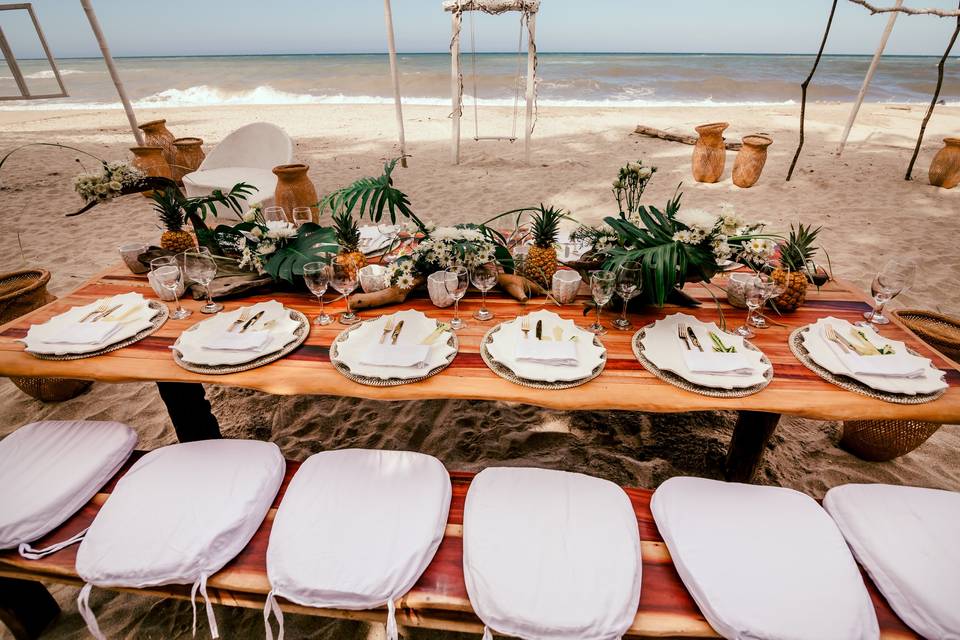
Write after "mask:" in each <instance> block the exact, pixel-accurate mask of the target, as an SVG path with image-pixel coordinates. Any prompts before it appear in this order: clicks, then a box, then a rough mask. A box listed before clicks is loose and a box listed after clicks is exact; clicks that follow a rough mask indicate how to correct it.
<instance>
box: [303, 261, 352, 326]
mask: <svg viewBox="0 0 960 640" xmlns="http://www.w3.org/2000/svg"><path fill="white" fill-rule="evenodd" d="M330 276H331V269H330V265H328V264H326V263H325V262H308V263H307V264H305V265H303V281H304V282H306V283H307V288H308V289H310V292H311V293H313V295H315V296H317V300H319V301H320V315H318V316H317V317H316V319H315V320H314V321H313V324H315V325H319V326H321V327H322V326H324V325H328V324H330V323H331V322H333V319H332V318H331V317H330V316H328V315H327V313H326V312H325V311H324V310H323V294H325V293H326V292H327V285H329V284H330ZM348 304H349V301H348Z"/></svg>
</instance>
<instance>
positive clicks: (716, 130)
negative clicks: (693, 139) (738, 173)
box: [692, 122, 730, 182]
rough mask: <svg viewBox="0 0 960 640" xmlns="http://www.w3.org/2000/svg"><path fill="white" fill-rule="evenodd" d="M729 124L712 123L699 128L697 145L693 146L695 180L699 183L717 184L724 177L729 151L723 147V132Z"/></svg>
mask: <svg viewBox="0 0 960 640" xmlns="http://www.w3.org/2000/svg"><path fill="white" fill-rule="evenodd" d="M729 126H730V123H728V122H712V123H710V124H702V125H700V126H699V127H697V133H698V134H700V137H699V138H697V144H695V145H694V146H693V163H692V166H693V179H694V180H696V181H697V182H716V181H717V180H719V179H720V176H721V175H723V165H724V163H725V162H726V160H727V149H726V147H724V146H723V130H724V129H726V128H727V127H729Z"/></svg>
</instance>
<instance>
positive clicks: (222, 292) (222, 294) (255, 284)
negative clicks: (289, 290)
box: [190, 273, 273, 300]
mask: <svg viewBox="0 0 960 640" xmlns="http://www.w3.org/2000/svg"><path fill="white" fill-rule="evenodd" d="M271 284H273V278H271V277H270V276H261V275H259V274H256V273H248V274H245V275H230V276H218V277H216V278H214V279H213V282H211V283H210V296H211V297H212V298H214V299H215V300H221V299H223V298H229V297H232V296H240V295H244V294H247V293H250V292H252V291H255V290H256V289H260V288H261V287H268V286H270V285H271ZM190 294H191V295H192V296H193V299H194V300H203V299H205V298H206V296H207V293H206V289H204V288H203V286H201V285H199V284H192V285H190Z"/></svg>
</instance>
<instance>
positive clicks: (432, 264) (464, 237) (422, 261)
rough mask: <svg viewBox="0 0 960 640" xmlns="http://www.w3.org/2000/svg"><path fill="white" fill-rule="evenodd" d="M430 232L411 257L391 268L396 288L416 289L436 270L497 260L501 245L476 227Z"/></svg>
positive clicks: (399, 259) (439, 228) (465, 226)
mask: <svg viewBox="0 0 960 640" xmlns="http://www.w3.org/2000/svg"><path fill="white" fill-rule="evenodd" d="M427 232H428V235H427V237H425V238H424V239H423V240H421V241H420V242H419V243H418V244H417V246H416V247H414V249H413V252H412V253H411V254H410V255H408V256H402V257H400V258H398V259H397V260H396V261H395V262H393V264H391V265H390V268H389V271H388V278H389V281H390V284H391V285H392V286H395V287H399V288H401V289H412V288H413V287H414V286H415V285H416V284H417V282H418V281H422V279H424V278H426V277H427V276H429V275H430V274H431V273H433V272H434V271H443V270H444V269H449V268H450V267H456V266H464V267H467V268H470V267H476V266H479V265H481V264H485V263H487V262H493V261H494V260H496V259H497V255H496V254H497V245H496V244H495V243H494V242H492V241H491V240H490V238H489V237H488V236H487V235H486V234H484V232H483V231H482V230H480V229H478V228H476V227H470V226H468V225H459V226H455V227H436V228H433V229H430V228H429V227H427Z"/></svg>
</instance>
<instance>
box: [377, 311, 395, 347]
mask: <svg viewBox="0 0 960 640" xmlns="http://www.w3.org/2000/svg"><path fill="white" fill-rule="evenodd" d="M394 326H395V325H394V323H393V316H390V319H389V320H387V324H386V325H384V327H383V333H381V334H380V344H383V341H384V340H386V339H387V335H388V334H389V333H390V332H391V331H393V327H394Z"/></svg>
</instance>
